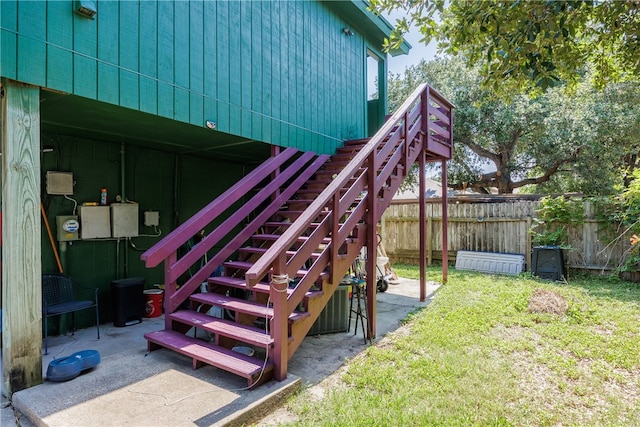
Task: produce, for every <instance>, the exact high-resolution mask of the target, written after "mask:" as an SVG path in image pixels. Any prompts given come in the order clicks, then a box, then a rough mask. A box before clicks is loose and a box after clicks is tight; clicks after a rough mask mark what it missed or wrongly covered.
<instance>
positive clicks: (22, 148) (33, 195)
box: [0, 80, 42, 396]
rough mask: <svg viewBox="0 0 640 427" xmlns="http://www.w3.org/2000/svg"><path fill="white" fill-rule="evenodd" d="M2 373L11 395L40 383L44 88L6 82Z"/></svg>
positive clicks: (0, 133) (1, 132) (3, 115)
mask: <svg viewBox="0 0 640 427" xmlns="http://www.w3.org/2000/svg"><path fill="white" fill-rule="evenodd" d="M2 90H3V96H2V99H1V103H2V109H1V111H2V112H1V113H0V116H1V120H0V123H1V125H0V126H1V127H2V128H1V129H0V138H1V139H2V157H1V158H2V210H3V215H2V230H3V233H2V234H3V236H2V237H3V243H2V369H3V378H4V381H3V384H2V389H3V393H5V394H6V395H7V396H11V395H12V394H13V393H15V392H16V391H20V390H23V389H25V388H29V387H32V386H35V385H38V384H41V383H42V267H41V241H40V239H41V231H40V229H41V220H40V90H39V88H37V87H35V86H28V85H24V84H21V83H17V82H14V81H10V80H3V81H2Z"/></svg>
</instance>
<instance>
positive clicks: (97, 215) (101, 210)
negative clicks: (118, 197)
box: [79, 206, 111, 240]
mask: <svg viewBox="0 0 640 427" xmlns="http://www.w3.org/2000/svg"><path fill="white" fill-rule="evenodd" d="M79 213H80V237H81V238H82V239H83V240H84V239H101V238H105V237H111V214H110V210H109V206H80V207H79Z"/></svg>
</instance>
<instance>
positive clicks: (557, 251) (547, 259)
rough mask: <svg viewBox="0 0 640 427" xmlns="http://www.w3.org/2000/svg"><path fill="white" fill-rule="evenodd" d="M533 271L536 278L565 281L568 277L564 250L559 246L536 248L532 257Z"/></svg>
mask: <svg viewBox="0 0 640 427" xmlns="http://www.w3.org/2000/svg"><path fill="white" fill-rule="evenodd" d="M531 271H532V273H533V275H534V276H538V277H540V278H542V279H547V280H556V281H559V280H563V279H564V278H566V277H567V271H566V269H565V266H564V256H563V254H562V248H560V247H559V246H536V247H534V248H533V254H532V256H531Z"/></svg>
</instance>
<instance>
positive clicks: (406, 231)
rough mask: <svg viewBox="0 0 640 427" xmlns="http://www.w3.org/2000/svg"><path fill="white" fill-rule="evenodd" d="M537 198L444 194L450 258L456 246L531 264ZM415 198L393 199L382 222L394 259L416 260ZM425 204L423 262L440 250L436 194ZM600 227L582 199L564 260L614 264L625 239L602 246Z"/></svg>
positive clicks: (584, 265) (596, 266) (589, 265)
mask: <svg viewBox="0 0 640 427" xmlns="http://www.w3.org/2000/svg"><path fill="white" fill-rule="evenodd" d="M538 203H539V202H538V201H532V200H521V201H512V202H494V203H467V202H465V203H462V202H460V203H456V198H455V197H452V198H450V199H449V206H448V215H449V217H448V220H449V228H448V237H449V248H448V249H449V254H450V256H451V254H452V256H451V258H450V259H451V261H454V260H455V254H456V253H457V251H459V250H469V251H481V252H499V253H515V254H524V255H525V259H526V261H527V269H528V268H529V266H530V265H531V251H532V242H531V235H530V234H529V230H530V229H531V227H532V225H533V221H532V218H534V217H535V216H536V208H537V207H538ZM418 207H419V204H418V203H417V202H394V203H392V204H391V206H390V207H389V208H388V209H387V210H386V211H385V213H384V215H383V217H382V221H381V235H382V239H383V242H384V246H385V250H386V252H387V254H388V255H389V257H390V258H391V260H392V261H393V262H407V263H411V264H417V263H419V262H420V258H419V253H420V252H419V242H418V239H417V238H416V236H419V233H418V227H419V220H418ZM426 208H427V257H428V259H427V261H428V262H429V263H431V262H432V261H433V260H440V259H441V253H442V225H441V224H442V223H441V221H442V205H441V204H440V201H439V199H436V201H434V202H433V203H431V202H429V203H427V205H426ZM600 228H601V227H600V226H599V225H598V222H597V221H596V219H595V212H594V208H593V206H592V205H591V204H590V203H585V220H584V224H581V225H578V226H575V227H571V228H569V230H568V233H569V245H571V247H573V248H574V249H573V250H570V251H566V256H567V261H568V265H569V266H570V267H572V268H578V269H587V270H600V269H603V270H610V269H612V268H615V267H616V266H617V265H618V262H619V260H620V259H621V257H622V255H623V254H624V251H625V250H626V249H628V247H629V239H620V240H619V241H618V242H617V244H613V245H607V244H606V243H605V241H606V239H604V238H601V237H602V236H599V234H598V230H599V229H600Z"/></svg>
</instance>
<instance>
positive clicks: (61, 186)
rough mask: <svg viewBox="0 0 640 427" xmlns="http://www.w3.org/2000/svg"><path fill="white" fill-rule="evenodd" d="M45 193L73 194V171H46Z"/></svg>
mask: <svg viewBox="0 0 640 427" xmlns="http://www.w3.org/2000/svg"><path fill="white" fill-rule="evenodd" d="M47 194H54V195H61V196H64V195H66V196H71V195H73V173H72V172H56V171H47Z"/></svg>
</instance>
